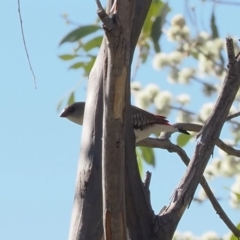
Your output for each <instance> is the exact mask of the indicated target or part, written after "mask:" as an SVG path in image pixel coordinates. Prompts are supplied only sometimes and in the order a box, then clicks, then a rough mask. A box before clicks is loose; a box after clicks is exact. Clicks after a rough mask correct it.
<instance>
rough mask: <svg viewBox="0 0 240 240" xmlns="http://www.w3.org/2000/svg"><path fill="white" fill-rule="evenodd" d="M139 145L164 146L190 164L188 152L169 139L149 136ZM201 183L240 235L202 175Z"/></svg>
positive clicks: (221, 213) (222, 217) (221, 216)
mask: <svg viewBox="0 0 240 240" xmlns="http://www.w3.org/2000/svg"><path fill="white" fill-rule="evenodd" d="M138 145H139V146H143V147H154V148H162V149H166V150H168V151H169V152H175V153H177V154H178V156H179V157H180V158H181V159H182V161H183V162H184V164H185V165H186V166H188V164H189V162H190V159H189V157H188V156H187V154H186V152H185V151H184V150H183V149H182V148H180V147H179V146H177V145H175V144H173V143H172V142H171V141H169V140H168V139H162V140H161V139H154V138H147V139H144V140H142V141H140V142H139V143H138ZM200 184H201V186H202V188H203V189H204V191H205V193H206V195H207V196H208V198H209V200H210V202H211V204H212V206H213V208H214V209H215V211H216V213H217V214H218V215H219V217H220V218H221V219H222V220H223V222H224V223H225V224H226V226H227V227H228V228H229V229H230V230H231V231H232V232H233V233H234V234H235V235H236V236H239V237H240V231H239V230H238V229H237V228H236V227H235V225H234V224H233V222H232V221H231V220H230V219H229V217H228V216H227V214H226V213H225V212H224V210H223V208H222V207H221V205H220V204H219V202H218V201H217V199H216V197H215V196H214V194H213V192H212V190H211V188H210V187H209V185H208V183H207V181H206V179H205V178H204V177H203V176H202V178H201V180H200Z"/></svg>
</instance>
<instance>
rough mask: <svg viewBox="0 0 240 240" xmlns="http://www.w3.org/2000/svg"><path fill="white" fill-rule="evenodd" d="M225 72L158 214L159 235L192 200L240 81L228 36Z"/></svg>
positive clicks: (167, 235) (166, 233) (168, 231)
mask: <svg viewBox="0 0 240 240" xmlns="http://www.w3.org/2000/svg"><path fill="white" fill-rule="evenodd" d="M227 53H228V61H229V65H228V73H227V76H226V78H225V81H224V83H223V86H222V90H221V93H220V95H219V97H218V100H217V102H216V105H215V107H214V109H213V111H212V113H211V115H210V117H209V118H208V119H207V121H206V122H205V124H204V126H203V128H202V129H201V131H200V132H199V133H198V141H197V145H196V149H195V153H194V156H193V159H192V161H190V164H189V165H188V168H187V171H186V173H185V175H184V176H183V178H182V180H181V182H180V184H179V186H178V187H177V188H176V189H175V192H174V195H173V198H172V201H171V203H170V204H169V206H168V207H167V209H166V210H165V211H164V212H163V213H162V215H161V216H160V217H159V218H158V225H159V226H161V227H159V229H158V232H157V235H158V237H159V239H171V238H172V237H173V233H174V232H175V230H176V228H177V225H178V223H179V221H180V219H181V217H182V215H183V213H184V211H185V210H186V208H187V206H188V205H189V203H190V202H191V200H192V197H193V195H194V192H195V190H196V188H197V186H198V184H199V182H200V180H201V178H202V174H203V171H204V169H205V167H206V165H207V163H208V160H209V158H210V157H211V155H212V152H213V148H214V146H215V144H216V142H217V140H218V138H219V135H220V132H221V129H222V126H223V124H224V122H225V120H226V118H227V115H228V113H229V110H230V107H231V105H232V103H233V101H234V98H235V96H236V94H237V91H238V89H239V85H240V66H239V62H238V61H236V58H235V54H234V46H233V41H232V39H229V38H228V39H227Z"/></svg>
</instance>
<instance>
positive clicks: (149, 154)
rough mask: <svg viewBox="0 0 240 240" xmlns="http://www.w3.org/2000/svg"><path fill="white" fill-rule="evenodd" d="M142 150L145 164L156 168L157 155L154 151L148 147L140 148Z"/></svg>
mask: <svg viewBox="0 0 240 240" xmlns="http://www.w3.org/2000/svg"><path fill="white" fill-rule="evenodd" d="M140 149H141V151H142V156H143V159H144V160H145V162H146V163H148V164H149V165H152V166H153V167H155V155H154V151H153V149H152V148H147V147H140Z"/></svg>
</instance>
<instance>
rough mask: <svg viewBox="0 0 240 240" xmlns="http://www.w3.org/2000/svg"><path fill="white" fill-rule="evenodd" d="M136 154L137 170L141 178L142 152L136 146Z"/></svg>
mask: <svg viewBox="0 0 240 240" xmlns="http://www.w3.org/2000/svg"><path fill="white" fill-rule="evenodd" d="M136 154H137V163H138V170H139V173H140V176H141V178H142V177H143V162H142V161H143V160H142V154H141V152H140V150H139V148H138V147H137V148H136Z"/></svg>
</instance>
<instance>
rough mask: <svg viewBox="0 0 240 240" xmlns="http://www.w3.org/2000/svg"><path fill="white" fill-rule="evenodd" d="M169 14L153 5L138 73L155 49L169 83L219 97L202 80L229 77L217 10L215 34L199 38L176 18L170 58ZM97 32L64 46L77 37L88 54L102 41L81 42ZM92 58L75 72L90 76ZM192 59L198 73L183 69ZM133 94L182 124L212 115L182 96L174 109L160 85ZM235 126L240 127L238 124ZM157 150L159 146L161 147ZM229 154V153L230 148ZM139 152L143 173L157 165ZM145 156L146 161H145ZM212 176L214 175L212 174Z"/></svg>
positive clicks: (79, 33)
mask: <svg viewBox="0 0 240 240" xmlns="http://www.w3.org/2000/svg"><path fill="white" fill-rule="evenodd" d="M169 10H170V9H169V7H168V5H167V4H163V3H162V2H161V1H155V2H153V3H152V6H151V8H150V11H149V14H148V17H147V20H146V22H145V25H144V27H143V31H142V33H141V36H140V38H139V41H138V47H139V55H138V57H139V59H138V60H137V61H136V71H137V69H138V68H139V66H140V65H141V64H142V63H144V62H145V61H146V59H147V57H148V55H149V53H150V52H151V47H153V50H154V51H155V52H156V55H155V57H154V61H153V66H154V67H155V68H156V69H163V68H166V67H167V68H168V70H169V73H168V74H169V77H168V79H169V81H170V82H175V83H176V82H178V83H180V84H181V83H182V84H186V83H189V82H190V80H194V81H196V82H198V83H200V84H202V85H203V93H204V94H205V95H207V96H211V95H213V94H217V90H218V89H219V88H220V87H221V85H220V84H214V83H208V82H205V81H204V80H203V77H202V74H214V76H215V79H213V80H215V81H219V78H220V79H221V78H222V77H223V75H224V74H225V67H224V66H225V59H224V57H223V52H222V50H223V47H224V41H223V40H221V39H220V38H219V33H218V28H217V25H216V20H215V13H214V8H213V10H212V12H211V18H210V23H211V34H209V33H206V32H203V31H197V33H196V36H191V35H190V31H189V27H188V26H187V24H186V21H185V19H184V17H183V16H181V15H177V16H175V17H174V18H173V19H172V21H171V23H170V26H169V27H168V29H167V30H165V29H164V30H165V33H166V35H167V36H168V38H169V39H170V40H171V41H173V42H174V43H175V44H176V50H174V51H173V52H171V53H169V54H166V53H163V52H160V45H159V38H160V37H161V34H162V31H161V28H162V27H163V26H164V23H165V19H166V16H167V13H168V12H169ZM188 10H189V12H188V13H189V15H191V14H192V13H193V12H194V9H192V11H191V10H190V9H188ZM195 17H196V16H195ZM196 20H197V19H194V21H195V22H194V24H195V25H197V24H198V22H197V21H196ZM91 29H92V31H91ZM96 30H99V28H97V27H96V26H95V25H89V26H83V27H79V28H78V29H76V30H75V31H73V32H71V33H70V34H69V35H67V36H66V37H65V38H64V39H63V40H62V42H61V43H64V42H66V41H72V39H74V37H73V36H75V39H74V41H76V40H77V41H78V44H79V47H78V48H77V49H78V50H79V49H82V50H84V51H86V52H88V51H89V50H91V49H92V48H93V46H94V47H96V46H98V44H99V42H98V41H99V40H100V39H101V37H95V38H93V39H91V40H89V41H88V42H85V43H83V42H82V40H81V39H82V37H83V35H84V34H85V35H88V34H89V33H93V32H95V31H96ZM79 36H80V38H79ZM93 42H95V45H94V44H93ZM91 44H92V46H91V48H89V47H88V46H89V45H91ZM86 46H87V47H86ZM88 55H89V54H88ZM90 56H91V59H90V61H89V62H88V63H87V64H86V63H83V62H78V63H75V64H74V65H72V66H71V68H75V67H77V68H79V67H80V68H83V69H84V71H85V73H87V71H88V69H87V68H86V66H89V65H88V64H90V63H91V61H92V60H93V59H94V57H93V56H92V55H91V54H90ZM60 57H61V58H62V59H64V60H70V59H74V58H77V57H79V55H78V54H76V53H75V54H72V55H71V54H65V55H61V56H60ZM191 58H192V61H194V60H195V61H196V62H197V63H198V64H199V69H198V70H196V68H194V67H192V68H189V67H188V68H187V67H185V68H184V67H183V66H184V62H185V61H186V60H188V59H191ZM188 61H189V60H188ZM191 64H192V63H191ZM211 80H212V79H211ZM215 85H216V86H215ZM132 91H133V93H134V94H135V97H136V102H137V104H138V105H139V106H141V107H142V108H148V107H149V106H150V104H152V103H154V104H155V107H156V110H157V111H158V112H161V114H165V115H167V114H169V112H170V109H177V110H179V115H178V119H180V120H182V121H183V122H193V121H195V122H196V121H197V123H200V124H201V123H203V122H204V119H206V117H207V116H209V114H210V112H209V113H208V114H206V113H205V115H204V116H203V114H204V109H206V108H207V107H208V108H209V106H210V105H209V104H208V105H205V106H203V110H202V111H200V113H195V112H191V111H189V110H188V109H186V108H185V105H186V104H187V103H188V102H189V100H190V97H189V95H180V96H178V97H177V98H176V100H175V101H177V103H178V105H179V106H174V105H173V97H172V95H171V94H170V93H169V92H167V91H161V90H160V88H159V87H157V86H156V85H149V86H147V87H145V88H143V87H141V86H140V85H139V84H133V85H132ZM73 96H74V95H73V93H72V94H71V101H73V99H74V98H73ZM212 107H213V104H212ZM235 112H236V111H235ZM236 116H237V115H236ZM236 116H234V117H236ZM231 119H232V118H229V120H231ZM235 124H237V123H236V122H235ZM232 126H233V125H232ZM190 129H192V130H195V131H198V130H199V128H198V127H196V128H195V129H194V128H191V127H190ZM189 140H190V139H189V138H186V137H183V136H181V135H180V136H179V137H178V144H179V145H181V146H183V145H185V144H186V143H187V142H188V141H189ZM221 143H222V142H221ZM140 145H141V144H140ZM143 145H146V146H149V144H148V143H143ZM154 146H157V144H156V145H154ZM218 146H220V144H218ZM223 146H226V145H222V146H221V147H222V148H224V147H223ZM158 147H159V146H158ZM165 148H166V147H165ZM225 151H227V150H226V147H225ZM138 152H139V154H138V156H139V157H140V158H139V159H140V160H138V161H139V165H140V170H141V159H144V160H146V161H147V162H148V163H150V164H153V165H154V162H155V159H154V155H153V153H152V151H151V150H149V149H146V148H140V150H139V151H138ZM227 153H228V154H233V151H231V152H229V150H228V151H227ZM141 156H142V157H143V158H141ZM208 173H210V174H212V172H208ZM234 195H235V194H234ZM197 200H198V201H203V199H201V198H198V199H197Z"/></svg>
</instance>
